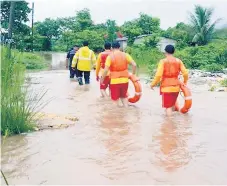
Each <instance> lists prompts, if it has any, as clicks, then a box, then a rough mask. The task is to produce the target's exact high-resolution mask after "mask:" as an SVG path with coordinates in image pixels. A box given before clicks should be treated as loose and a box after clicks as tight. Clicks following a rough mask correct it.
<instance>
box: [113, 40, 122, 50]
mask: <svg viewBox="0 0 227 186" xmlns="http://www.w3.org/2000/svg"><path fill="white" fill-rule="evenodd" d="M120 47H121V45H120V43H119V42H118V41H114V42H113V43H112V48H116V49H119V48H120Z"/></svg>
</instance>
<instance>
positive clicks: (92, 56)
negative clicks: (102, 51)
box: [91, 51, 96, 68]
mask: <svg viewBox="0 0 227 186" xmlns="http://www.w3.org/2000/svg"><path fill="white" fill-rule="evenodd" d="M91 61H92V66H93V68H94V67H95V62H96V56H95V53H94V52H93V51H92V55H91Z"/></svg>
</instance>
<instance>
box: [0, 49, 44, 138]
mask: <svg viewBox="0 0 227 186" xmlns="http://www.w3.org/2000/svg"><path fill="white" fill-rule="evenodd" d="M9 52H10V50H9V49H7V48H4V47H2V48H1V54H2V55H1V134H2V135H6V134H8V135H12V134H19V133H23V132H28V131H30V130H33V127H34V125H35V120H34V117H35V115H36V111H37V110H38V109H39V108H41V106H42V103H41V100H42V98H43V96H44V95H45V93H40V94H33V93H32V91H31V90H29V88H30V87H29V86H24V83H25V73H26V66H25V64H24V62H23V61H21V60H22V59H23V58H20V56H18V55H20V54H19V53H18V52H14V51H11V57H8V53H9Z"/></svg>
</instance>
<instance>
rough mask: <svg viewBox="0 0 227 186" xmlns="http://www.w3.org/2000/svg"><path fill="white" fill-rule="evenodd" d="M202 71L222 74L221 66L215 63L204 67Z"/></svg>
mask: <svg viewBox="0 0 227 186" xmlns="http://www.w3.org/2000/svg"><path fill="white" fill-rule="evenodd" d="M204 70H206V71H209V72H222V71H223V66H222V65H219V64H216V63H213V64H209V65H206V66H205V67H204Z"/></svg>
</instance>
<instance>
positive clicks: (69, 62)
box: [65, 45, 79, 79]
mask: <svg viewBox="0 0 227 186" xmlns="http://www.w3.org/2000/svg"><path fill="white" fill-rule="evenodd" d="M78 50H79V46H78V45H75V46H74V47H73V48H71V49H70V50H69V51H68V53H67V56H66V65H65V66H66V68H69V72H70V79H72V78H74V76H75V75H76V77H77V76H78V73H77V68H75V70H74V69H73V68H72V67H71V65H72V60H73V57H74V55H75V53H76V52H77V51H78Z"/></svg>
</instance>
